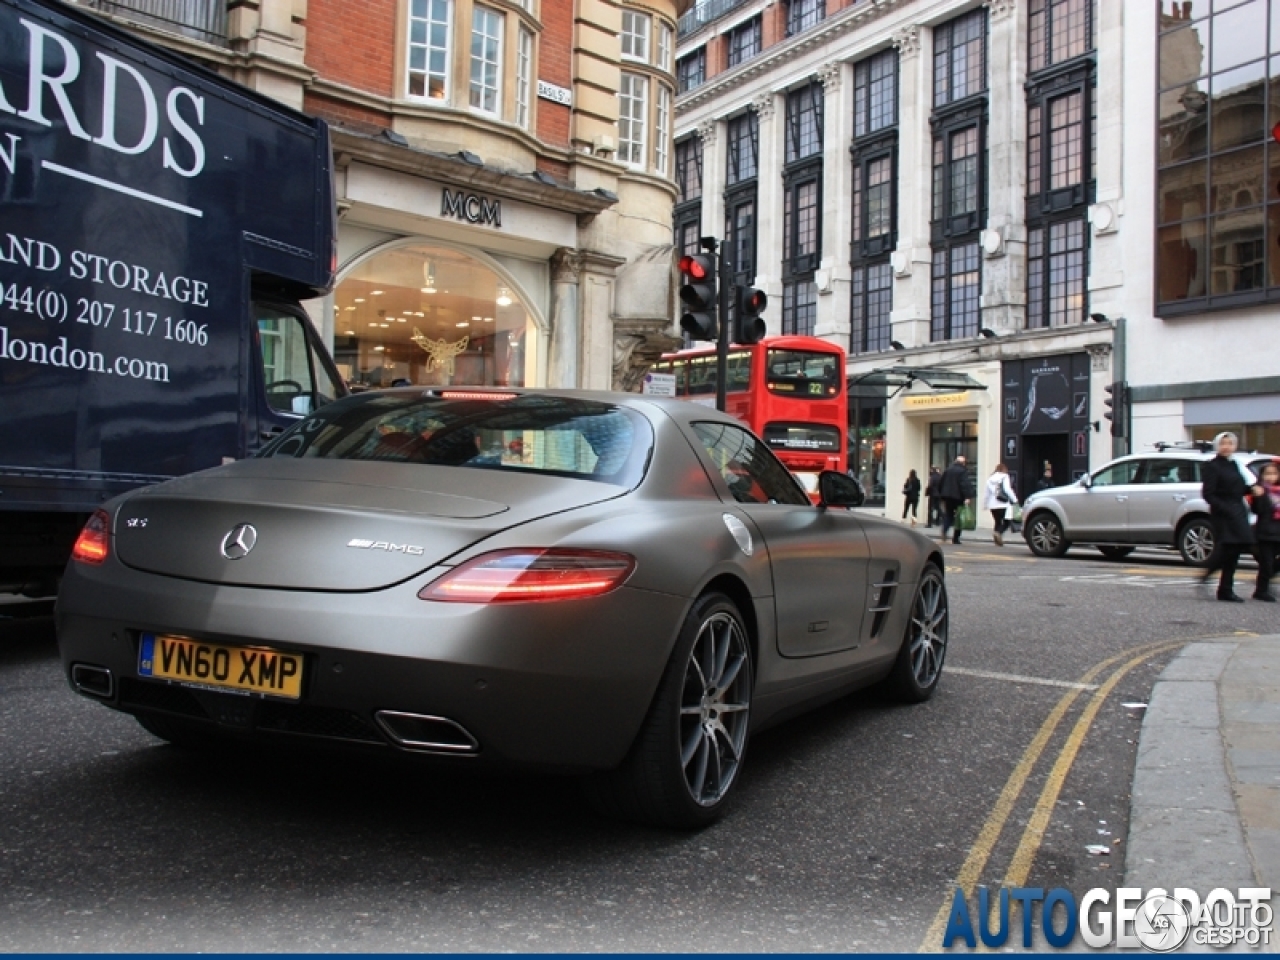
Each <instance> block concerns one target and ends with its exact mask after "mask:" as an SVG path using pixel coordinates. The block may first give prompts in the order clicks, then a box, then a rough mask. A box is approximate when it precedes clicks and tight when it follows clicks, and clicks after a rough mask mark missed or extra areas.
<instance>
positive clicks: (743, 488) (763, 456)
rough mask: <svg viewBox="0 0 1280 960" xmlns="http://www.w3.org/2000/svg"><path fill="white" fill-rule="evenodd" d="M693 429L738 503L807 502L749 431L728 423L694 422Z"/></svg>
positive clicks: (807, 499) (792, 479)
mask: <svg viewBox="0 0 1280 960" xmlns="http://www.w3.org/2000/svg"><path fill="white" fill-rule="evenodd" d="M693 432H694V435H695V436H696V437H697V438H698V440H699V441H700V442H701V443H702V446H703V449H705V450H706V451H707V455H708V456H709V457H710V458H711V461H712V463H714V464H715V467H716V469H717V470H718V471H720V476H722V477H724V482H725V483H726V484H728V486H729V492H730V493H732V494H733V498H734V499H735V500H737V501H738V502H739V503H789V504H794V505H796V506H808V505H809V498H808V497H807V496H806V495H805V492H804V491H803V490H802V489H801V488H800V484H799V483H797V482H796V479H795V478H794V477H793V476H791V474H790V473H788V472H787V468H786V467H784V466H783V465H782V462H781V461H780V460H779V459H778V458H777V457H775V456H774V455H773V453H772V452H771V451H770V450H769V448H768V447H766V446H765V445H764V442H763V441H761V440H758V439H757V438H756V437H755V436H753V435H752V434H751V433H750V432H748V431H746V430H744V429H742V428H741V427H735V426H733V425H732V424H728V423H695V424H694V425H693Z"/></svg>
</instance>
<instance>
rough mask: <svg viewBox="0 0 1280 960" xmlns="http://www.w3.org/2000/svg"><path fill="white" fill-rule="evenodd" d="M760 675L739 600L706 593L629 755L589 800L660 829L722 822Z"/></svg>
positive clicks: (600, 779)
mask: <svg viewBox="0 0 1280 960" xmlns="http://www.w3.org/2000/svg"><path fill="white" fill-rule="evenodd" d="M753 680H754V677H753V671H752V662H751V644H750V640H749V638H748V634H747V629H746V625H745V624H744V623H743V620H742V615H741V614H740V613H739V611H738V608H737V606H736V605H735V604H734V603H733V601H732V600H730V599H729V598H728V597H726V596H724V595H723V594H719V593H709V594H706V595H704V596H702V597H700V598H698V600H697V601H695V602H694V604H693V606H692V607H691V608H690V609H689V613H688V614H687V615H686V617H685V621H684V624H683V626H682V627H681V628H680V637H679V639H678V640H677V641H676V645H675V650H674V651H673V652H672V654H671V659H670V660H669V661H668V663H667V667H666V669H665V670H664V671H663V675H662V680H661V681H660V682H659V684H658V691H657V693H656V694H655V695H654V698H653V704H652V705H651V706H650V708H649V714H648V716H647V717H646V718H645V722H644V726H643V727H642V728H641V730H640V733H639V735H638V736H637V737H636V742H635V744H634V745H633V746H632V748H631V752H630V753H629V754H628V756H627V759H626V760H625V761H624V762H623V764H622V766H621V767H619V768H618V769H617V770H612V771H609V772H607V773H602V774H597V775H596V776H594V777H592V778H591V779H590V780H589V781H588V782H587V791H588V796H589V798H590V799H591V800H592V801H593V802H594V803H595V805H596V806H597V807H599V808H600V809H602V810H603V811H604V812H605V813H608V814H610V815H612V816H616V817H620V818H622V819H626V820H634V821H637V822H640V823H647V824H651V825H653V826H663V827H674V828H678V829H686V830H687V829H697V828H699V827H705V826H707V825H709V824H711V823H713V822H715V821H716V820H717V819H719V818H720V817H721V816H722V815H723V813H724V811H725V808H726V807H727V806H728V803H729V800H730V797H731V796H732V794H733V790H734V787H735V786H736V785H737V782H738V779H739V774H740V773H741V770H742V763H743V760H744V759H745V757H746V747H747V731H748V727H749V724H750V719H751V692H752V686H753ZM727 706H728V707H732V708H733V709H732V710H726V709H723V708H724V707H727Z"/></svg>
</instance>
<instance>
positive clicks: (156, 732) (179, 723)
mask: <svg viewBox="0 0 1280 960" xmlns="http://www.w3.org/2000/svg"><path fill="white" fill-rule="evenodd" d="M133 719H135V720H137V721H138V725H139V726H141V727H142V729H143V730H145V731H147V733H149V734H151V735H152V736H153V737H159V738H160V739H161V740H164V741H166V742H167V743H170V744H172V745H173V746H175V747H181V748H182V749H184V750H199V749H202V748H204V747H208V746H209V745H210V743H211V742H212V739H213V738H212V736H211V735H210V734H209V733H207V732H206V731H205V730H203V729H202V728H201V727H200V726H199V725H198V724H196V723H192V722H191V721H190V720H183V719H182V718H180V717H167V716H164V715H163V714H158V713H138V714H134V717H133Z"/></svg>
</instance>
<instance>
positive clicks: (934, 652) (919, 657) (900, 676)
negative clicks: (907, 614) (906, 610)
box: [890, 563, 951, 703]
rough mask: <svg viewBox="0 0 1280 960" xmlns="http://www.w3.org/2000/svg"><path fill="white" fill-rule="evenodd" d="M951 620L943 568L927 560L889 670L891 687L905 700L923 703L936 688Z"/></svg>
mask: <svg viewBox="0 0 1280 960" xmlns="http://www.w3.org/2000/svg"><path fill="white" fill-rule="evenodd" d="M950 622H951V608H950V606H949V604H948V602H947V585H946V583H945V582H944V581H943V579H942V571H941V570H939V569H938V568H937V567H936V566H935V565H934V564H932V563H930V564H927V565H926V566H925V568H924V572H923V573H922V574H921V575H920V583H919V585H918V586H917V587H916V595H915V599H914V600H913V601H912V602H911V620H910V621H909V622H908V623H907V635H906V637H905V638H903V641H902V649H901V650H900V651H899V652H898V659H897V662H895V663H894V665H893V672H892V673H891V674H890V680H891V682H892V683H893V686H894V688H895V689H896V690H897V692H898V694H899V695H900V696H901V697H902V698H903V699H904V700H907V701H909V702H911V703H922V702H923V701H925V700H928V699H929V698H930V697H932V696H933V692H934V691H935V690H936V689H937V688H938V680H939V678H941V676H942V664H943V663H944V662H945V661H946V659H947V633H948V630H949V627H950Z"/></svg>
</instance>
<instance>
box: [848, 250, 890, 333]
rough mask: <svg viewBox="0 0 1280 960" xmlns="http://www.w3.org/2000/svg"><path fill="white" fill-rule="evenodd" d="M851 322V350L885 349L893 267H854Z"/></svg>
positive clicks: (877, 265) (879, 264) (881, 265)
mask: <svg viewBox="0 0 1280 960" xmlns="http://www.w3.org/2000/svg"><path fill="white" fill-rule="evenodd" d="M852 279H853V283H852V295H853V323H852V325H851V329H850V335H849V352H850V353H876V352H878V351H880V350H888V349H889V342H890V340H891V339H892V338H891V335H890V322H889V314H890V312H891V311H892V309H893V269H892V268H891V267H890V266H889V264H888V263H887V262H886V263H876V264H872V265H871V266H866V267H855V268H854V271H853V278H852Z"/></svg>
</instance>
